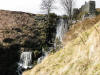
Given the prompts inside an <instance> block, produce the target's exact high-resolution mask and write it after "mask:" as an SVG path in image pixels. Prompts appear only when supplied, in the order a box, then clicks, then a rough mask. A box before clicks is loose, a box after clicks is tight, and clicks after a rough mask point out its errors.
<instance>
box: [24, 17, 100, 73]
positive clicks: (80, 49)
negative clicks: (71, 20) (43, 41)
mask: <svg viewBox="0 0 100 75" xmlns="http://www.w3.org/2000/svg"><path fill="white" fill-rule="evenodd" d="M99 20H100V16H98V17H96V18H92V19H86V20H84V21H81V22H78V23H77V24H74V25H73V26H72V27H71V28H70V30H69V32H68V33H67V34H66V36H65V38H64V41H65V42H64V47H63V48H62V49H60V50H59V51H58V52H56V53H51V54H49V55H48V56H47V57H46V58H45V59H44V60H43V61H42V63H40V64H38V65H36V66H35V67H34V68H33V69H31V70H29V71H26V72H24V73H23V75H100V58H99V57H100V32H99V31H100V21H99Z"/></svg>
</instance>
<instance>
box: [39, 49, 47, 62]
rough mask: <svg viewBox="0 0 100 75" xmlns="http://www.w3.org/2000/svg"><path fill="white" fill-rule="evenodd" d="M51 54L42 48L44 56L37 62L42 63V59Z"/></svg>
mask: <svg viewBox="0 0 100 75" xmlns="http://www.w3.org/2000/svg"><path fill="white" fill-rule="evenodd" d="M48 54H49V52H47V51H44V49H42V56H41V57H40V58H38V60H37V64H39V63H41V62H42V60H43V59H44V58H45V57H46V56H47V55H48Z"/></svg>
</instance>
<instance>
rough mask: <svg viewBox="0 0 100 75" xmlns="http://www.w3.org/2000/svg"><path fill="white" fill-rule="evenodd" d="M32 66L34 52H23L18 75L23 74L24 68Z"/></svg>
mask: <svg viewBox="0 0 100 75" xmlns="http://www.w3.org/2000/svg"><path fill="white" fill-rule="evenodd" d="M28 68H32V52H22V53H21V56H20V61H19V63H18V68H17V72H18V75H21V74H22V71H23V69H24V70H25V69H28Z"/></svg>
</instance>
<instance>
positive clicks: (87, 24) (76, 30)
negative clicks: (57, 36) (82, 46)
mask: <svg viewBox="0 0 100 75" xmlns="http://www.w3.org/2000/svg"><path fill="white" fill-rule="evenodd" d="M99 20H100V15H99V16H97V17H95V18H87V19H85V20H83V21H79V22H77V23H76V24H74V25H72V26H71V27H70V29H69V31H68V32H67V33H66V34H65V37H64V43H66V42H68V41H71V40H73V39H75V38H77V37H78V35H79V34H80V33H82V32H83V31H84V30H87V29H90V28H91V27H93V25H95V24H96V23H97V22H98V21H99Z"/></svg>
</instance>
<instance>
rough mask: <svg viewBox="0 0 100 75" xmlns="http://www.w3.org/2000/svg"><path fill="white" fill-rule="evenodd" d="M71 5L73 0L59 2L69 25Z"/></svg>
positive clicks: (71, 12) (70, 21) (71, 11)
mask: <svg viewBox="0 0 100 75" xmlns="http://www.w3.org/2000/svg"><path fill="white" fill-rule="evenodd" d="M73 3H74V0H61V4H62V6H63V7H64V11H65V12H66V14H67V15H68V21H69V24H71V23H72V14H73Z"/></svg>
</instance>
